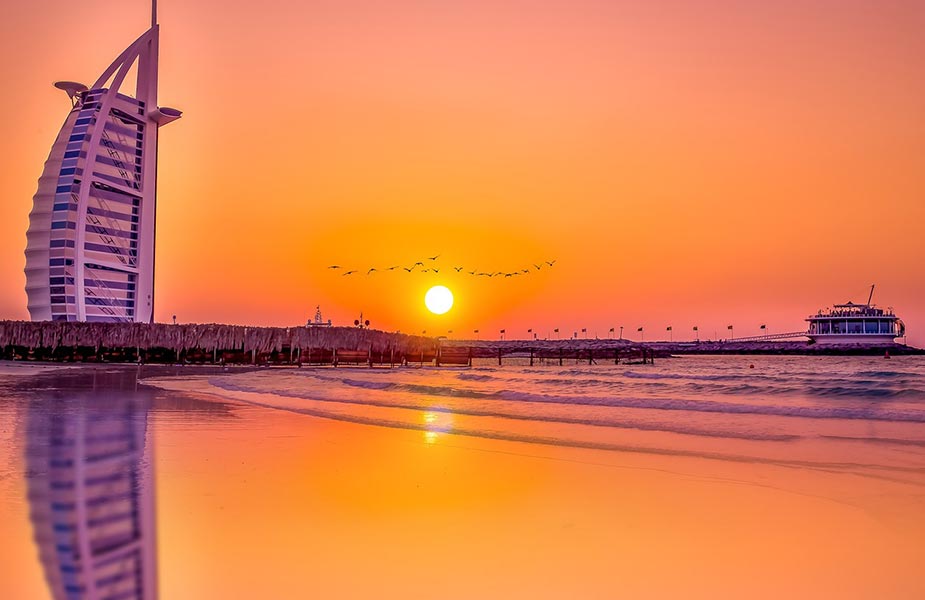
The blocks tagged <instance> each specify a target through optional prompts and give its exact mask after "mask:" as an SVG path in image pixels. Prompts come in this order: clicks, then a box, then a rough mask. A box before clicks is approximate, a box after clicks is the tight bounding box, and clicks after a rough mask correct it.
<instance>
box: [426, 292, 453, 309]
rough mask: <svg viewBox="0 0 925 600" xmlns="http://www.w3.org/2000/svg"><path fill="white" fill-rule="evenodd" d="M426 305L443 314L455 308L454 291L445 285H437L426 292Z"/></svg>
mask: <svg viewBox="0 0 925 600" xmlns="http://www.w3.org/2000/svg"><path fill="white" fill-rule="evenodd" d="M424 305H425V306H427V310H429V311H430V312H432V313H434V314H435V315H442V314H443V313H445V312H447V311H448V310H450V309H451V308H453V292H451V291H450V289H449V288H448V287H446V286H443V285H435V286H434V287H432V288H430V289H429V290H427V293H426V294H424Z"/></svg>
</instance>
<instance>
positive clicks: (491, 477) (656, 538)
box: [0, 377, 925, 600]
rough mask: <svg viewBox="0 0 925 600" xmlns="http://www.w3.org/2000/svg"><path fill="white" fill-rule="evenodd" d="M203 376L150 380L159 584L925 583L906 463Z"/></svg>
mask: <svg viewBox="0 0 925 600" xmlns="http://www.w3.org/2000/svg"><path fill="white" fill-rule="evenodd" d="M204 381H205V380H204V379H201V378H197V377H192V378H186V377H181V378H170V379H162V380H161V381H160V382H159V383H158V385H159V386H160V387H161V388H170V389H169V390H167V389H158V390H155V389H154V388H151V391H150V393H152V394H153V405H152V406H153V408H152V412H151V415H150V416H149V423H150V424H151V426H152V430H153V432H154V438H155V440H156V448H155V451H154V461H155V465H156V479H157V483H156V485H157V518H158V559H159V573H160V597H161V598H165V599H171V600H173V599H186V598H190V599H193V598H195V599H200V598H304V597H309V596H313V597H356V598H370V597H409V598H473V597H491V598H502V597H508V598H510V597H513V598H614V597H632V598H657V597H684V598H707V597H709V598H715V597H749V598H780V597H805V598H873V597H881V598H887V597H888V598H919V597H923V595H925V578H922V577H921V575H920V574H921V573H922V572H923V568H925V552H923V549H925V542H923V540H925V510H923V508H925V487H923V485H922V475H921V473H911V474H909V475H908V476H891V477H885V478H880V477H868V476H858V475H857V474H856V473H852V472H848V471H841V470H839V469H837V468H833V469H831V470H830V471H820V470H819V469H811V470H810V469H800V468H795V467H783V466H777V465H769V464H751V463H736V462H728V461H719V460H710V459H701V458H696V457H684V456H659V455H650V454H644V453H620V452H612V451H601V450H591V449H580V448H569V447H560V446H544V445H534V444H528V443H522V442H510V441H502V440H491V439H481V438H471V437H465V436H457V435H450V434H443V433H434V432H421V431H409V430H404V429H389V428H384V427H375V426H369V425H360V424H354V423H344V422H338V421H333V420H328V419H320V418H316V417H312V416H306V415H301V414H296V413H292V412H288V411H282V410H273V409H267V408H262V407H258V406H254V405H252V404H246V403H241V402H237V401H233V400H228V399H223V398H220V397H217V396H215V395H212V394H209V393H205V392H206V391H207V390H208V388H207V387H206V385H205V383H204ZM140 389H142V390H144V388H143V387H142V388H140ZM17 393H18V392H17ZM143 393H149V392H143ZM14 396H15V394H14ZM21 409H22V403H21V402H20V403H18V404H17V401H16V400H15V398H14V400H13V401H11V400H9V398H7V400H5V401H4V404H3V405H2V408H0V410H2V418H3V425H2V427H0V444H2V446H0V448H2V449H0V468H2V469H3V470H2V471H0V473H2V477H3V479H0V486H2V487H0V492H2V493H0V537H2V538H3V539H4V540H5V541H4V544H0V561H2V562H0V564H2V565H3V567H2V571H3V577H2V578H0V597H2V598H27V599H28V598H37V599H38V598H46V597H48V596H47V592H45V591H44V588H43V583H42V575H41V568H40V565H39V564H38V561H37V560H36V558H35V550H34V547H33V545H32V542H31V530H30V527H29V524H28V513H27V507H26V505H25V502H24V500H23V498H22V497H19V499H18V500H17V495H18V494H20V493H21V492H22V489H21V488H22V480H21V479H22V477H21V474H18V473H17V472H16V467H17V457H16V452H17V451H18V450H19V446H18V442H17V441H16V437H17V420H16V414H17V411H18V410H21Z"/></svg>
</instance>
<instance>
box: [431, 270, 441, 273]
mask: <svg viewBox="0 0 925 600" xmlns="http://www.w3.org/2000/svg"><path fill="white" fill-rule="evenodd" d="M431 271H433V272H434V273H439V272H440V269H431Z"/></svg>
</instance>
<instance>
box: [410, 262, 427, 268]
mask: <svg viewBox="0 0 925 600" xmlns="http://www.w3.org/2000/svg"><path fill="white" fill-rule="evenodd" d="M411 266H412V267H423V266H424V263H422V262H420V261H418V262H416V263H414V264H413V265H411Z"/></svg>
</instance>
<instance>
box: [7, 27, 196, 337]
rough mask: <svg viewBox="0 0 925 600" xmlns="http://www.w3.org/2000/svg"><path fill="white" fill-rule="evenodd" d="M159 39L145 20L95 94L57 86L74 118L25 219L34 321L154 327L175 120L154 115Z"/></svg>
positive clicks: (171, 112) (172, 115) (164, 111)
mask: <svg viewBox="0 0 925 600" xmlns="http://www.w3.org/2000/svg"><path fill="white" fill-rule="evenodd" d="M158 32H159V27H158V25H157V24H156V18H152V26H151V28H150V29H149V30H148V31H146V32H145V33H144V34H143V35H142V36H141V37H139V38H138V39H137V40H135V42H134V43H132V44H131V45H130V46H129V47H128V48H126V50H125V51H124V52H122V54H120V55H119V57H118V58H116V60H115V61H114V62H113V63H112V64H111V65H110V66H109V68H107V69H106V71H104V72H103V74H102V75H101V76H100V77H99V79H98V80H97V81H96V83H95V84H94V85H93V86H92V87H90V88H87V86H84V85H82V84H79V83H73V82H58V83H56V84H55V85H56V86H57V87H59V88H60V89H62V90H64V91H66V92H67V93H68V96H69V97H70V99H71V102H72V108H71V111H70V113H69V114H68V116H67V119H66V120H65V122H64V126H63V127H62V128H61V131H60V133H59V134H58V137H57V139H56V140H55V143H54V145H53V146H52V149H51V152H50V154H49V156H48V160H47V161H46V163H45V169H44V171H43V173H42V176H41V178H40V179H39V186H38V191H37V192H36V194H35V197H34V198H33V209H32V212H31V214H30V215H29V231H28V233H27V240H28V242H27V246H26V268H25V272H26V294H27V296H28V303H29V304H28V306H29V313H30V315H31V317H32V320H35V321H46V320H54V321H97V322H132V321H134V322H150V321H152V320H153V311H154V233H155V206H156V188H157V135H158V128H159V127H160V126H161V125H165V124H167V123H169V122H171V121H174V120H176V119H177V118H179V117H180V112H179V111H177V110H175V109H170V108H159V107H158V106H157V74H158V72H157V69H158ZM133 78H134V83H135V85H134V88H135V89H134V90H131V85H130V83H131V79H133ZM131 92H134V94H131Z"/></svg>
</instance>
